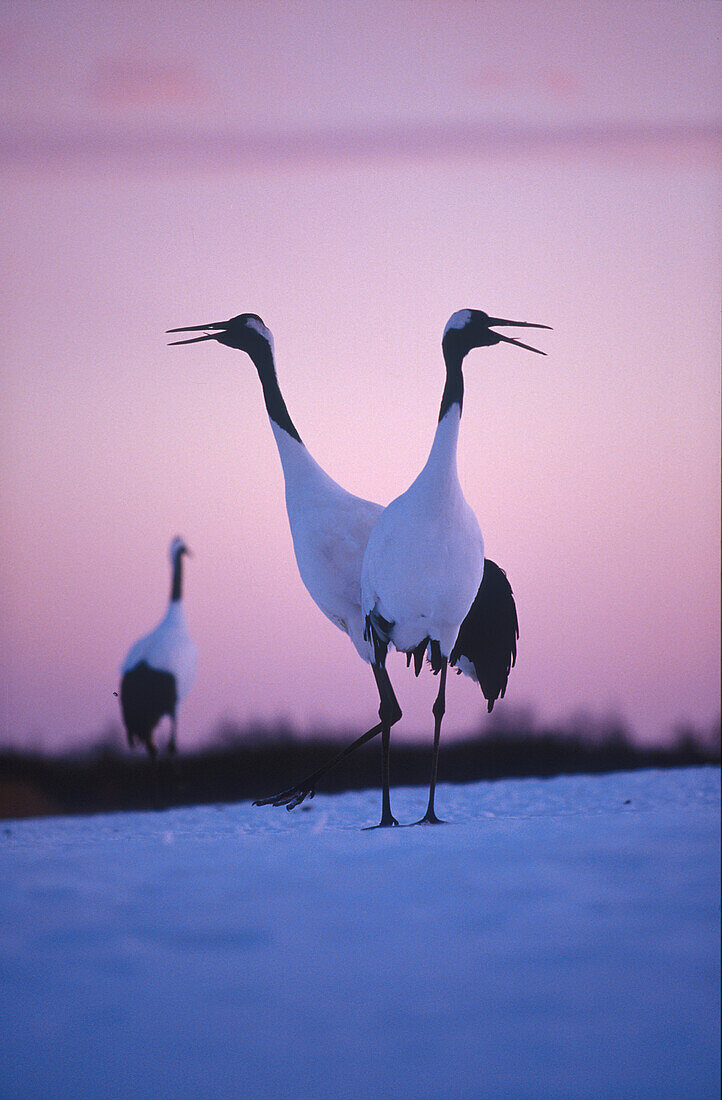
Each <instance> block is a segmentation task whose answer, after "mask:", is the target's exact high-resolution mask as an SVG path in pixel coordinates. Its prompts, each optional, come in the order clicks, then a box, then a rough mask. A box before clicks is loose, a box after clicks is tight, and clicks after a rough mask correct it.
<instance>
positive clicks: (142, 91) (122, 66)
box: [89, 57, 205, 107]
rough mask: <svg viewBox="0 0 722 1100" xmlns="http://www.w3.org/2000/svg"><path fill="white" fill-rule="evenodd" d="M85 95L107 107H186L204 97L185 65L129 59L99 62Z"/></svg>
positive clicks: (201, 88) (200, 85)
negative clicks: (159, 105)
mask: <svg viewBox="0 0 722 1100" xmlns="http://www.w3.org/2000/svg"><path fill="white" fill-rule="evenodd" d="M89 94H90V96H91V98H92V99H94V100H95V101H96V102H97V103H100V104H103V105H104V106H107V107H147V106H151V105H153V104H173V105H176V104H187V103H191V102H196V101H199V100H202V99H204V98H205V95H204V90H203V87H202V82H201V80H200V79H199V77H198V74H197V72H196V71H195V69H194V68H193V66H191V65H189V64H188V63H186V62H184V61H162V60H152V61H147V60H143V59H142V58H132V57H126V58H108V59H106V60H104V61H101V62H99V63H98V64H97V66H96V69H95V73H94V75H93V78H92V80H91V84H90V87H89Z"/></svg>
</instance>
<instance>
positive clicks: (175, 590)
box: [170, 551, 183, 603]
mask: <svg viewBox="0 0 722 1100" xmlns="http://www.w3.org/2000/svg"><path fill="white" fill-rule="evenodd" d="M182 574H183V552H182V551H181V552H180V553H177V554H176V556H175V557H174V558H173V583H172V584H171V589H170V598H171V603H177V602H178V600H180V598H181V585H182V583H183V575H182Z"/></svg>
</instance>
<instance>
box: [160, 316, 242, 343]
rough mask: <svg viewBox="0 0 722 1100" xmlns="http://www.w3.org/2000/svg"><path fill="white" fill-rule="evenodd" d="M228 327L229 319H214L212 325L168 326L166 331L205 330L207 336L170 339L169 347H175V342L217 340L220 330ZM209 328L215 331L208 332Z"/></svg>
mask: <svg viewBox="0 0 722 1100" xmlns="http://www.w3.org/2000/svg"><path fill="white" fill-rule="evenodd" d="M227 328H228V321H213V323H212V324H210V325H184V326H183V327H182V328H168V329H166V333H170V332H203V331H205V333H206V335H205V336H191V337H189V339H188V340H170V341H169V342H168V347H169V348H171V347H173V345H174V344H199V343H200V342H201V340H215V339H216V335H217V333H218V332H223V331H224V330H225V329H227ZM208 329H215V330H216V331H215V332H208Z"/></svg>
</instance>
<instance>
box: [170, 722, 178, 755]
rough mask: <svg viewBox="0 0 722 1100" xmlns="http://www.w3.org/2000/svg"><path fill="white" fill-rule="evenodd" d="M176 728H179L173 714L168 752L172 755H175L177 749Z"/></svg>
mask: <svg viewBox="0 0 722 1100" xmlns="http://www.w3.org/2000/svg"><path fill="white" fill-rule="evenodd" d="M176 729H177V726H176V719H175V715H174V714H172V715H171V719H170V741H169V742H168V752H169V754H170V755H171V756H174V755H175V751H176V740H175V735H176Z"/></svg>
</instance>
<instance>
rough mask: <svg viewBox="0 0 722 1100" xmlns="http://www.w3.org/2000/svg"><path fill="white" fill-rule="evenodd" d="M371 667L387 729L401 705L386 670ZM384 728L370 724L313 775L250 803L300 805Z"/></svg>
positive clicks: (394, 720)
mask: <svg viewBox="0 0 722 1100" xmlns="http://www.w3.org/2000/svg"><path fill="white" fill-rule="evenodd" d="M372 668H373V673H374V678H375V680H376V684H377V686H378V689H379V697H380V699H381V705H380V706H379V716H381V711H382V709H384V718H385V719H386V720H387V721H388V724H389V728H390V727H391V726H393V725H394V723H396V722H398V720H399V718H400V717H401V707H400V706H399V704H398V701H397V699H396V695H395V694H394V689H393V687H392V686H391V681H390V679H389V676H388V673H387V672H386V669H385V668H384V669H377V668H376V667H375V666H372ZM383 728H384V723H383V721H381V722H378V723H377V724H376V725H375V726H372V727H371V729H370V730H367V731H366V733H362V734H361V736H360V737H357V738H356V740H355V741H352V742H351V744H350V745H347V746H346V748H345V749H343V750H342V751H341V752H340V753H338V754H337V755H336V756H334V757H333V759H332V760H330V761H329V762H328V764H324V765H323V767H321V768H319V769H318V771H315V772H314V773H313V775H309V776H307V777H306V778H305V779H302V780H301V781H300V783H297V784H296V785H295V786H294V787H289V788H288V790H285V791H280V792H279V794H274V795H270V797H268V798H257V799H256V800H255V802H254V803H253V805H254V806H285V807H286V809H287V810H295V808H296V806H300V805H301V803H302V802H303V801H304V800H305V799H306V798H309V797H310V798H313V796H314V793H315V787H316V784H317V783H318V781H319V779H321V777H322V776H324V775H326V773H327V772H330V771H332V770H333V768H335V767H336V765H337V764H340V763H341V761H342V760H345V759H346V757H347V756H350V755H351V753H352V752H355V751H356V749H360V748H361V746H362V745H365V744H366V743H367V742H368V741H371V740H373V738H374V737H378V735H379V734H380V733H382V732H383ZM389 824H391V822H389Z"/></svg>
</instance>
